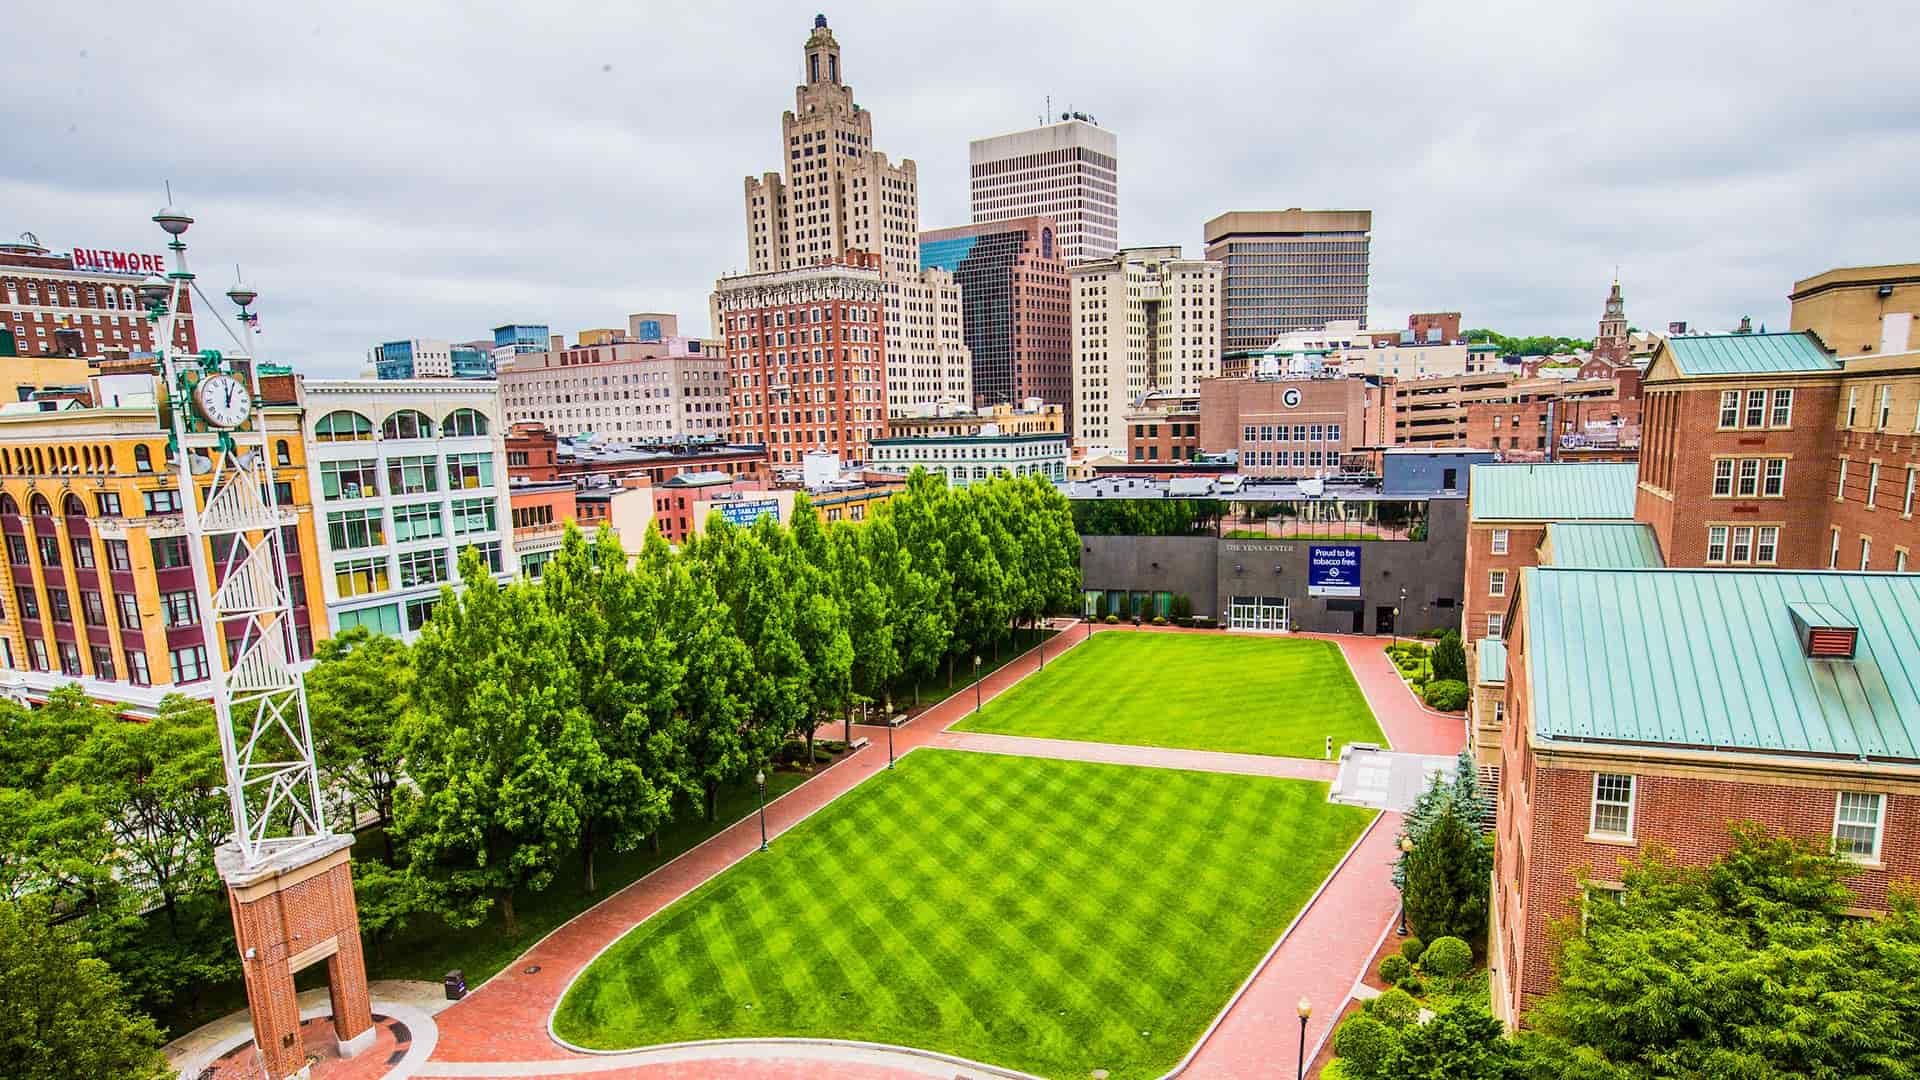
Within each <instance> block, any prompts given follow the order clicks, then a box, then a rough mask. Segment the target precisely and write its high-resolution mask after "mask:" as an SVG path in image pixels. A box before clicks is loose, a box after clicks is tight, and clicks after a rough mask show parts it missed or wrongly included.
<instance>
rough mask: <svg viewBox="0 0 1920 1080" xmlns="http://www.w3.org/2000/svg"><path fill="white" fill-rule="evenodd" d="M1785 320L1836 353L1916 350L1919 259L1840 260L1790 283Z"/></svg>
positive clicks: (1919, 347) (1919, 327) (1918, 343)
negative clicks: (1892, 262) (1862, 263)
mask: <svg viewBox="0 0 1920 1080" xmlns="http://www.w3.org/2000/svg"><path fill="white" fill-rule="evenodd" d="M1787 298H1788V299H1789V300H1791V301H1792V302H1793V312H1792V314H1791V316H1789V319H1790V322H1789V325H1790V326H1791V327H1792V329H1795V330H1811V331H1813V332H1814V333H1816V334H1818V335H1820V340H1821V342H1822V343H1823V344H1825V345H1826V347H1827V348H1829V349H1832V350H1833V351H1834V353H1835V354H1837V355H1839V356H1859V355H1863V354H1866V353H1879V354H1885V353H1902V352H1912V351H1914V350H1920V318H1916V314H1915V313H1916V312H1920V263H1900V264H1897V265H1893V266H1844V267H1841V268H1839V269H1836V270H1829V271H1827V272H1826V273H1824V274H1815V275H1814V276H1812V277H1810V278H1806V279H1804V280H1801V281H1796V282H1794V283H1793V292H1791V293H1789V294H1788V296H1787Z"/></svg>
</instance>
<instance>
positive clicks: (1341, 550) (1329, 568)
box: [1307, 544, 1360, 596]
mask: <svg viewBox="0 0 1920 1080" xmlns="http://www.w3.org/2000/svg"><path fill="white" fill-rule="evenodd" d="M1307 595H1308V596H1359V595H1360V548H1359V547H1358V546H1357V545H1353V544H1342V545H1339V546H1337V547H1323V546H1321V545H1318V544H1316V545H1314V546H1313V547H1311V548H1309V549H1308V550H1307Z"/></svg>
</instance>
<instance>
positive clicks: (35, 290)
mask: <svg viewBox="0 0 1920 1080" xmlns="http://www.w3.org/2000/svg"><path fill="white" fill-rule="evenodd" d="M39 302H40V286H39V285H38V284H37V283H35V282H32V281H29V282H27V303H29V304H37V303H39Z"/></svg>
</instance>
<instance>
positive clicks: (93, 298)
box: [87, 285, 100, 307]
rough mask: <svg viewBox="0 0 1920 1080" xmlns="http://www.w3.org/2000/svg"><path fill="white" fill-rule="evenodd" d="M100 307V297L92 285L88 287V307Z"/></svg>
mask: <svg viewBox="0 0 1920 1080" xmlns="http://www.w3.org/2000/svg"><path fill="white" fill-rule="evenodd" d="M99 305H100V295H99V294H98V293H96V292H94V291H93V286H91V285H89V286H87V306H88V307H98V306H99Z"/></svg>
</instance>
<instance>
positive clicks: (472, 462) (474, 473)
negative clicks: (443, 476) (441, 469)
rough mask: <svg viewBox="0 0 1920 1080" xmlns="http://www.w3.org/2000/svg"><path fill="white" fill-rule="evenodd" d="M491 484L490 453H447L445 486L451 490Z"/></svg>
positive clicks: (491, 456) (491, 466)
mask: <svg viewBox="0 0 1920 1080" xmlns="http://www.w3.org/2000/svg"><path fill="white" fill-rule="evenodd" d="M492 486H493V455H492V454H448V455H447V488H448V490H451V491H462V490H472V489H474V488H483V487H492Z"/></svg>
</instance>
